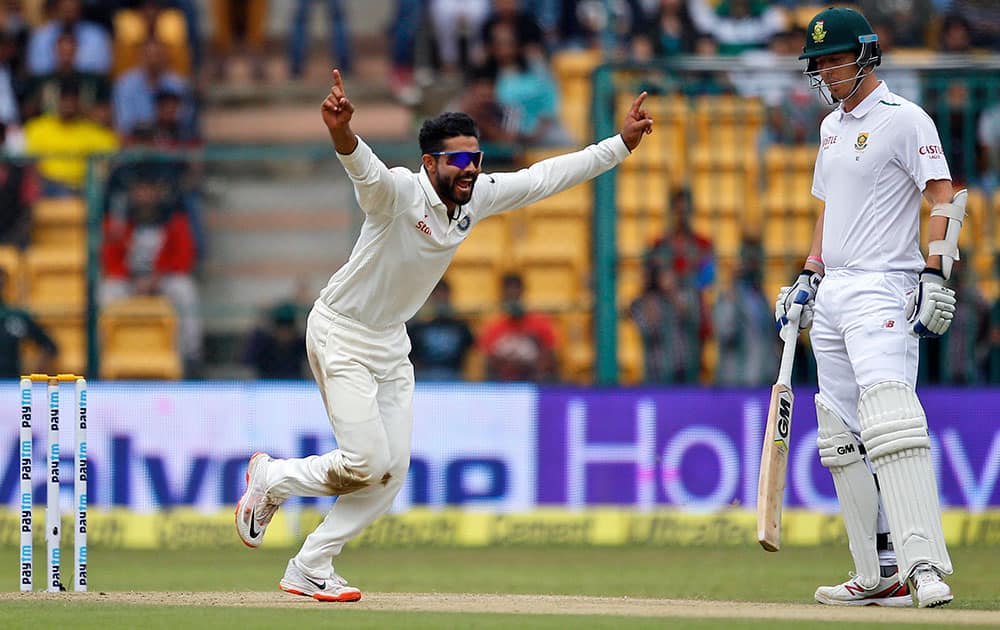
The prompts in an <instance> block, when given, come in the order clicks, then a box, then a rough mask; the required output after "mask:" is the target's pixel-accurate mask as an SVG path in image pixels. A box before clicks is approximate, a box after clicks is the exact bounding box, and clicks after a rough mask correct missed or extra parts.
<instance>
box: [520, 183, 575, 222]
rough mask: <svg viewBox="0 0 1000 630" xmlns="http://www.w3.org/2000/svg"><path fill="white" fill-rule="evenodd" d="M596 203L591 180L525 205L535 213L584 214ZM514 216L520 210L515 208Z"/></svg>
mask: <svg viewBox="0 0 1000 630" xmlns="http://www.w3.org/2000/svg"><path fill="white" fill-rule="evenodd" d="M593 205H594V187H593V184H592V183H590V182H586V183H583V184H577V185H576V186H573V187H572V188H567V189H566V190H564V191H562V192H561V193H557V194H555V195H552V196H551V197H546V198H545V199H540V200H538V201H536V202H535V203H533V204H531V205H528V206H524V208H531V209H532V211H533V212H535V213H548V214H582V213H589V212H590V208H592V207H593ZM513 212H514V216H519V215H520V213H519V211H518V210H514V211H513Z"/></svg>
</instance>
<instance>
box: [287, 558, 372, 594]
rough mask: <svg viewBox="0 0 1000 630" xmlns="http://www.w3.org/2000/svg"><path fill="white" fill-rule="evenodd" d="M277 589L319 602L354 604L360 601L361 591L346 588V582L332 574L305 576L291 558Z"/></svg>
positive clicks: (350, 587) (349, 587)
mask: <svg viewBox="0 0 1000 630" xmlns="http://www.w3.org/2000/svg"><path fill="white" fill-rule="evenodd" d="M278 588H280V589H281V590H283V591H285V592H286V593H291V594H292V595H302V596H304V597H312V598H313V599H315V600H318V601H321V602H356V601H358V600H359V599H361V591H360V590H358V589H356V588H354V587H353V586H348V584H347V580H345V579H344V578H342V577H340V576H339V575H337V574H336V573H334V572H332V571H331V572H330V573H329V574H328V575H322V576H320V575H306V573H305V571H303V570H302V569H301V568H300V567H299V564H298V563H297V562H296V561H295V558H292V559H291V560H289V561H288V568H286V569H285V575H284V577H282V578H281V581H280V582H278Z"/></svg>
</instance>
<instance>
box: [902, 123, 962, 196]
mask: <svg viewBox="0 0 1000 630" xmlns="http://www.w3.org/2000/svg"><path fill="white" fill-rule="evenodd" d="M904 111H905V113H907V114H909V115H908V116H907V117H906V118H908V119H909V120H906V119H904V120H903V121H901V124H899V125H897V126H896V129H898V130H899V133H900V137H899V139H898V140H897V142H896V147H897V154H896V159H897V160H898V161H899V163H900V164H901V165H902V167H903V169H904V170H905V171H906V172H907V174H909V176H910V179H912V180H913V183H915V184H916V185H917V187H918V188H920V191H921V192H923V190H924V188H926V187H927V182H929V181H931V180H934V179H947V180H950V179H951V171H950V170H949V169H948V160H947V159H946V158H945V155H944V148H943V147H942V146H941V138H940V137H939V136H938V132H937V128H936V127H935V126H934V121H933V120H931V117H930V116H928V115H927V113H926V112H925V111H924V110H922V109H920V108H918V107H916V106H913V107H912V108H908V110H904ZM900 113H901V114H902V113H904V112H900Z"/></svg>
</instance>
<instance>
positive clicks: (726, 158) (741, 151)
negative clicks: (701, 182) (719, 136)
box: [691, 143, 759, 176]
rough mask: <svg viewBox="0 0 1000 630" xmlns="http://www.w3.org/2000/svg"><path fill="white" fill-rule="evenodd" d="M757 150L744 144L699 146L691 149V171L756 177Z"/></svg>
mask: <svg viewBox="0 0 1000 630" xmlns="http://www.w3.org/2000/svg"><path fill="white" fill-rule="evenodd" d="M758 168H759V167H758V159H757V148H756V147H754V146H752V145H743V144H727V143H722V144H711V145H706V144H698V145H695V146H693V147H691V170H692V171H694V172H696V173H697V172H706V171H709V172H713V173H718V172H720V171H732V172H744V173H748V174H752V175H753V176H756V173H757V171H758Z"/></svg>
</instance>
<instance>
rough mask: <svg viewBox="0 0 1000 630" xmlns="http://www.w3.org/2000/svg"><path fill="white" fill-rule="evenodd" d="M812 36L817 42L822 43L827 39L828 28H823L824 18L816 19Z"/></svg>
mask: <svg viewBox="0 0 1000 630" xmlns="http://www.w3.org/2000/svg"><path fill="white" fill-rule="evenodd" d="M812 38H813V42H814V43H816V44H819V43H822V41H823V40H824V39H826V29H824V28H823V20H816V24H814V25H813V33H812Z"/></svg>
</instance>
